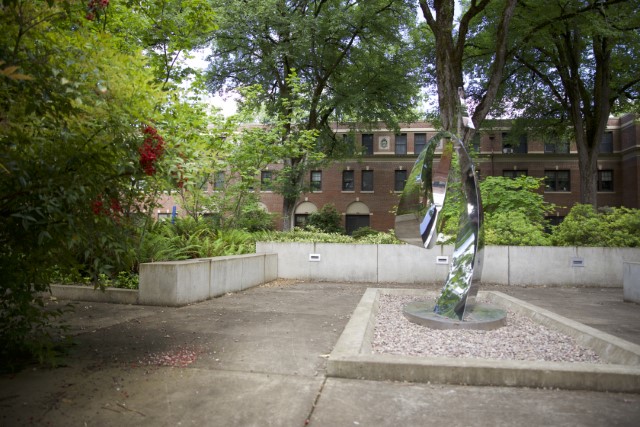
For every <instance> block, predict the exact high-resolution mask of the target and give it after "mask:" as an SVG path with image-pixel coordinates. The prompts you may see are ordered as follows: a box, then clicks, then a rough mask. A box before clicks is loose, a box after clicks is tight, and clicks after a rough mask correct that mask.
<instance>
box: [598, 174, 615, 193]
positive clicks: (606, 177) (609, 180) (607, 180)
mask: <svg viewBox="0 0 640 427" xmlns="http://www.w3.org/2000/svg"><path fill="white" fill-rule="evenodd" d="M598 191H613V171H612V170H601V171H598Z"/></svg>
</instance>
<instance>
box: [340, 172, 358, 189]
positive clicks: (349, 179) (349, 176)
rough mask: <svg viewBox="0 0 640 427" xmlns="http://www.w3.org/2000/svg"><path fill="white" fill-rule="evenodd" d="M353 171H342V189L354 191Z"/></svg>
mask: <svg viewBox="0 0 640 427" xmlns="http://www.w3.org/2000/svg"><path fill="white" fill-rule="evenodd" d="M354 190H355V186H354V179H353V171H342V191H354Z"/></svg>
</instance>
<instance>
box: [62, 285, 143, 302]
mask: <svg viewBox="0 0 640 427" xmlns="http://www.w3.org/2000/svg"><path fill="white" fill-rule="evenodd" d="M51 295H52V296H54V297H56V298H58V299H65V300H72V301H90V302H109V303H114V304H137V303H138V291H137V290H135V289H117V288H106V289H104V290H102V289H100V288H94V287H93V286H80V285H51Z"/></svg>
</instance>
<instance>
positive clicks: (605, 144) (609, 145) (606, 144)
mask: <svg viewBox="0 0 640 427" xmlns="http://www.w3.org/2000/svg"><path fill="white" fill-rule="evenodd" d="M600 152H601V153H613V132H605V133H604V135H603V136H602V141H600Z"/></svg>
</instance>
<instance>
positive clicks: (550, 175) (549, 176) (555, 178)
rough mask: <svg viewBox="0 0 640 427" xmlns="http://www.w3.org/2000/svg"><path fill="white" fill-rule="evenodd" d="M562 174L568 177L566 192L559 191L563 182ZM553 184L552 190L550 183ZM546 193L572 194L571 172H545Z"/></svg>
mask: <svg viewBox="0 0 640 427" xmlns="http://www.w3.org/2000/svg"><path fill="white" fill-rule="evenodd" d="M561 173H566V175H567V179H566V182H567V187H566V189H564V190H561V189H559V188H560V183H561V182H563V181H564V180H563V181H561V180H560V179H559V175H560V174H561ZM550 182H553V188H550V185H549V183H550ZM544 191H545V193H570V192H571V171H570V170H569V169H559V170H545V171H544Z"/></svg>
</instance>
